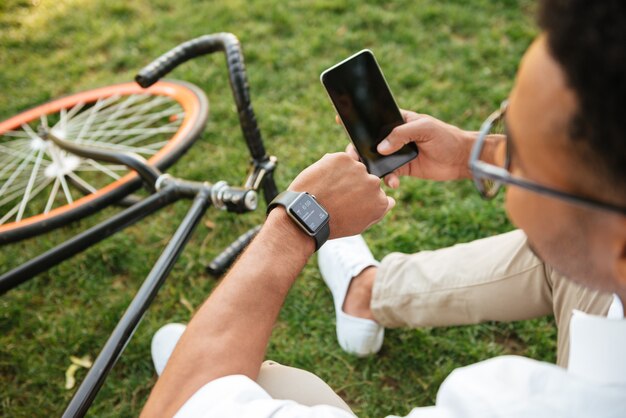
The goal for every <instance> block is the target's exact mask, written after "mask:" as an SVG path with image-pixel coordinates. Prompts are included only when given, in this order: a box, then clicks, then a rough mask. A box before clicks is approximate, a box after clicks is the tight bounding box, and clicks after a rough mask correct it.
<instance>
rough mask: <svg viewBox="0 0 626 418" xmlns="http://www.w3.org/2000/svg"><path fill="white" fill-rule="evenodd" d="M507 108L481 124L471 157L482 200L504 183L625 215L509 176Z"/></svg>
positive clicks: (608, 205)
mask: <svg viewBox="0 0 626 418" xmlns="http://www.w3.org/2000/svg"><path fill="white" fill-rule="evenodd" d="M507 105H508V102H506V101H505V102H503V103H502V105H501V106H500V109H499V110H497V111H496V112H494V113H492V114H491V116H489V117H488V118H487V120H486V121H485V122H484V123H483V125H482V127H481V128H480V133H479V134H478V139H477V140H476V142H475V143H474V146H473V148H472V153H471V154H470V160H469V168H470V171H471V172H472V177H473V179H474V183H475V184H476V188H478V191H479V193H480V195H481V196H482V197H483V198H484V199H488V200H490V199H493V198H494V197H495V196H496V195H497V194H498V191H500V189H501V188H502V185H503V184H510V185H513V186H517V187H521V188H523V189H527V190H530V191H533V192H535V193H539V194H542V195H546V196H550V197H554V198H556V199H561V200H564V201H567V202H569V203H573V204H576V205H581V206H585V207H588V208H592V209H600V210H604V211H610V212H617V213H621V214H622V215H626V208H625V207H620V206H616V205H613V204H611V203H605V202H600V201H597V200H594V199H589V198H586V197H582V196H576V195H573V194H570V193H567V192H563V191H560V190H555V189H552V188H550V187H546V186H543V185H541V184H538V183H535V182H533V181H530V180H526V179H523V178H521V177H517V176H514V175H512V174H511V172H510V171H509V167H510V164H511V144H510V143H509V141H508V140H507V138H508V135H507V132H506V125H505V123H504V122H505V119H504V115H505V113H506V109H507Z"/></svg>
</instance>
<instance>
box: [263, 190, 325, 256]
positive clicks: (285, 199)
mask: <svg viewBox="0 0 626 418" xmlns="http://www.w3.org/2000/svg"><path fill="white" fill-rule="evenodd" d="M302 195H306V196H308V197H310V198H311V199H312V201H313V202H314V203H313V204H314V205H317V206H318V209H317V210H321V213H324V214H326V219H324V220H323V221H322V222H321V224H320V225H319V227H317V228H316V229H315V231H310V230H308V227H307V226H305V225H304V224H303V221H302V220H300V219H298V218H297V216H296V215H295V214H294V213H292V212H291V211H290V207H291V206H292V204H293V203H294V202H296V201H298V199H300V198H301V197H302ZM276 206H284V207H285V209H286V210H287V215H289V217H290V218H291V219H292V220H293V221H294V223H295V224H296V225H298V226H299V227H300V229H302V230H303V231H304V232H305V233H306V234H307V235H309V236H310V237H312V238H313V239H314V240H315V251H317V250H319V249H320V247H321V246H322V245H324V243H325V242H326V241H327V240H328V237H329V236H330V225H329V220H330V215H329V214H328V212H327V211H326V209H325V208H324V207H323V206H322V205H321V204H320V203H319V202H318V201H317V200H316V199H315V196H313V195H312V194H309V193H307V192H292V191H289V190H286V191H284V192H282V193H280V194H279V195H278V196H276V197H275V198H274V200H272V201H271V202H270V204H269V205H267V214H269V213H270V211H271V210H272V209H274V208H275V207H276Z"/></svg>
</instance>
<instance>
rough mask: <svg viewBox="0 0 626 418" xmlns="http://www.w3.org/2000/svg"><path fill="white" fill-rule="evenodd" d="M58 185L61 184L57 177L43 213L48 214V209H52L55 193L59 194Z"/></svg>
mask: <svg viewBox="0 0 626 418" xmlns="http://www.w3.org/2000/svg"><path fill="white" fill-rule="evenodd" d="M60 184H61V181H60V180H59V176H57V177H55V179H54V184H53V185H52V190H51V191H50V196H49V197H48V202H47V203H46V207H45V209H44V210H43V213H48V212H50V209H52V205H53V204H54V200H55V199H56V197H57V193H58V192H59V185H60Z"/></svg>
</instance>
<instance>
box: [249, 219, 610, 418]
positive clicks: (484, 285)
mask: <svg viewBox="0 0 626 418" xmlns="http://www.w3.org/2000/svg"><path fill="white" fill-rule="evenodd" d="M612 299H613V298H612V295H611V294H607V293H600V292H597V291H593V290H589V289H586V288H584V287H582V286H579V285H577V284H575V283H573V282H571V281H569V280H567V279H565V278H564V277H563V276H561V275H560V274H558V273H557V272H555V271H554V270H553V269H552V268H550V267H549V266H548V265H546V264H545V263H543V262H542V261H541V260H540V259H539V258H537V256H535V254H534V253H533V252H532V251H531V250H530V248H529V247H528V243H527V240H526V236H525V235H524V233H523V232H522V231H513V232H509V233H507V234H502V235H497V236H493V237H490V238H485V239H481V240H477V241H472V242H470V243H467V244H458V245H455V246H453V247H449V248H443V249H440V250H436V251H422V252H419V253H416V254H400V253H392V254H389V255H388V256H387V257H385V258H384V259H383V261H382V263H381V265H380V268H379V269H378V272H377V274H376V280H375V282H374V290H373V295H372V302H371V308H372V312H373V313H374V316H375V318H376V319H377V320H378V321H379V322H380V323H381V324H382V325H384V326H385V327H424V326H449V325H466V324H477V323H480V322H483V321H517V320H522V319H530V318H536V317H539V316H544V315H552V314H553V315H554V316H555V319H556V323H557V327H558V341H557V363H558V364H559V365H560V366H562V367H567V360H568V352H569V321H570V317H571V314H572V310H573V309H579V310H581V311H584V312H588V313H592V314H596V315H606V313H607V312H608V309H609V306H610V304H611V302H612ZM257 382H258V383H259V385H260V386H261V387H263V388H264V389H265V390H266V391H267V392H268V393H269V394H270V396H272V397H273V398H275V399H291V400H295V401H297V402H299V403H301V404H304V405H310V406H312V405H321V404H322V405H333V406H336V407H338V408H341V409H345V410H346V411H350V408H349V407H348V405H347V404H346V403H345V402H344V401H343V400H342V399H341V398H340V397H339V396H338V395H337V394H336V393H335V392H334V391H333V390H332V389H331V388H330V386H328V385H327V384H326V383H325V382H324V381H322V380H321V379H320V378H319V377H317V376H316V375H314V374H312V373H309V372H307V371H305V370H300V369H296V368H293V367H287V366H282V365H280V364H278V363H275V362H272V361H266V362H265V363H263V366H262V367H261V372H260V374H259V378H258V379H257ZM350 412H351V411H350Z"/></svg>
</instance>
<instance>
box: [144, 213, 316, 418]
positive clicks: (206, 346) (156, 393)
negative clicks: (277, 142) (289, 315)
mask: <svg viewBox="0 0 626 418" xmlns="http://www.w3.org/2000/svg"><path fill="white" fill-rule="evenodd" d="M314 248H315V246H314V242H313V240H312V239H311V238H310V237H308V236H306V235H305V234H304V233H303V232H302V231H300V230H299V229H298V228H297V227H296V226H295V225H294V224H293V223H292V222H291V220H289V219H288V218H287V215H286V213H285V211H284V210H283V209H276V210H274V211H272V213H271V214H270V216H269V217H268V219H267V221H266V223H265V225H264V226H263V228H262V229H261V232H260V233H259V236H258V237H257V238H256V239H255V240H254V241H253V242H252V244H250V247H249V248H248V249H247V250H246V252H245V253H244V254H243V255H242V257H241V259H240V260H239V261H238V262H237V263H236V265H235V266H234V267H233V269H232V270H231V271H230V272H229V273H228V275H227V276H226V277H225V278H224V280H223V282H222V283H221V284H220V285H219V286H218V288H217V289H216V290H215V291H214V292H213V293H212V295H211V296H210V297H209V299H208V300H207V301H206V302H205V303H204V305H203V306H202V307H201V308H200V310H199V311H198V312H197V313H196V315H195V316H194V318H193V319H192V320H191V322H190V323H189V325H188V327H187V330H186V331H185V333H184V334H183V336H182V337H181V340H180V342H179V343H178V345H177V347H176V349H175V350H174V353H173V354H172V357H171V358H170V360H169V362H168V367H167V368H166V369H165V371H164V373H163V375H162V376H161V378H160V379H159V381H158V382H157V384H156V386H155V387H154V389H153V391H152V393H151V395H150V398H149V399H148V403H147V404H146V407H145V409H144V411H143V415H144V416H157V415H158V416H171V415H173V414H174V413H175V412H176V411H177V410H178V409H179V408H180V407H181V406H182V404H183V403H184V402H185V401H186V400H187V399H189V398H190V397H191V395H192V394H193V393H195V392H196V391H197V390H198V389H199V388H200V387H202V386H203V385H204V384H206V383H208V382H209V381H211V380H214V379H216V378H219V377H223V376H227V375H233V374H243V375H246V376H248V377H250V378H252V379H256V377H257V373H258V371H259V367H260V365H261V362H262V361H263V358H264V355H265V350H266V346H267V343H268V340H269V338H270V335H271V332H272V327H273V325H274V323H275V321H276V318H277V316H278V313H279V311H280V308H281V306H282V304H283V302H284V300H285V297H286V295H287V293H288V291H289V289H290V288H291V285H292V284H293V282H294V281H295V279H296V277H297V275H298V274H299V273H300V271H301V269H302V268H303V266H304V265H305V264H306V262H307V260H308V258H309V257H310V255H311V254H312V253H313V252H314Z"/></svg>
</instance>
